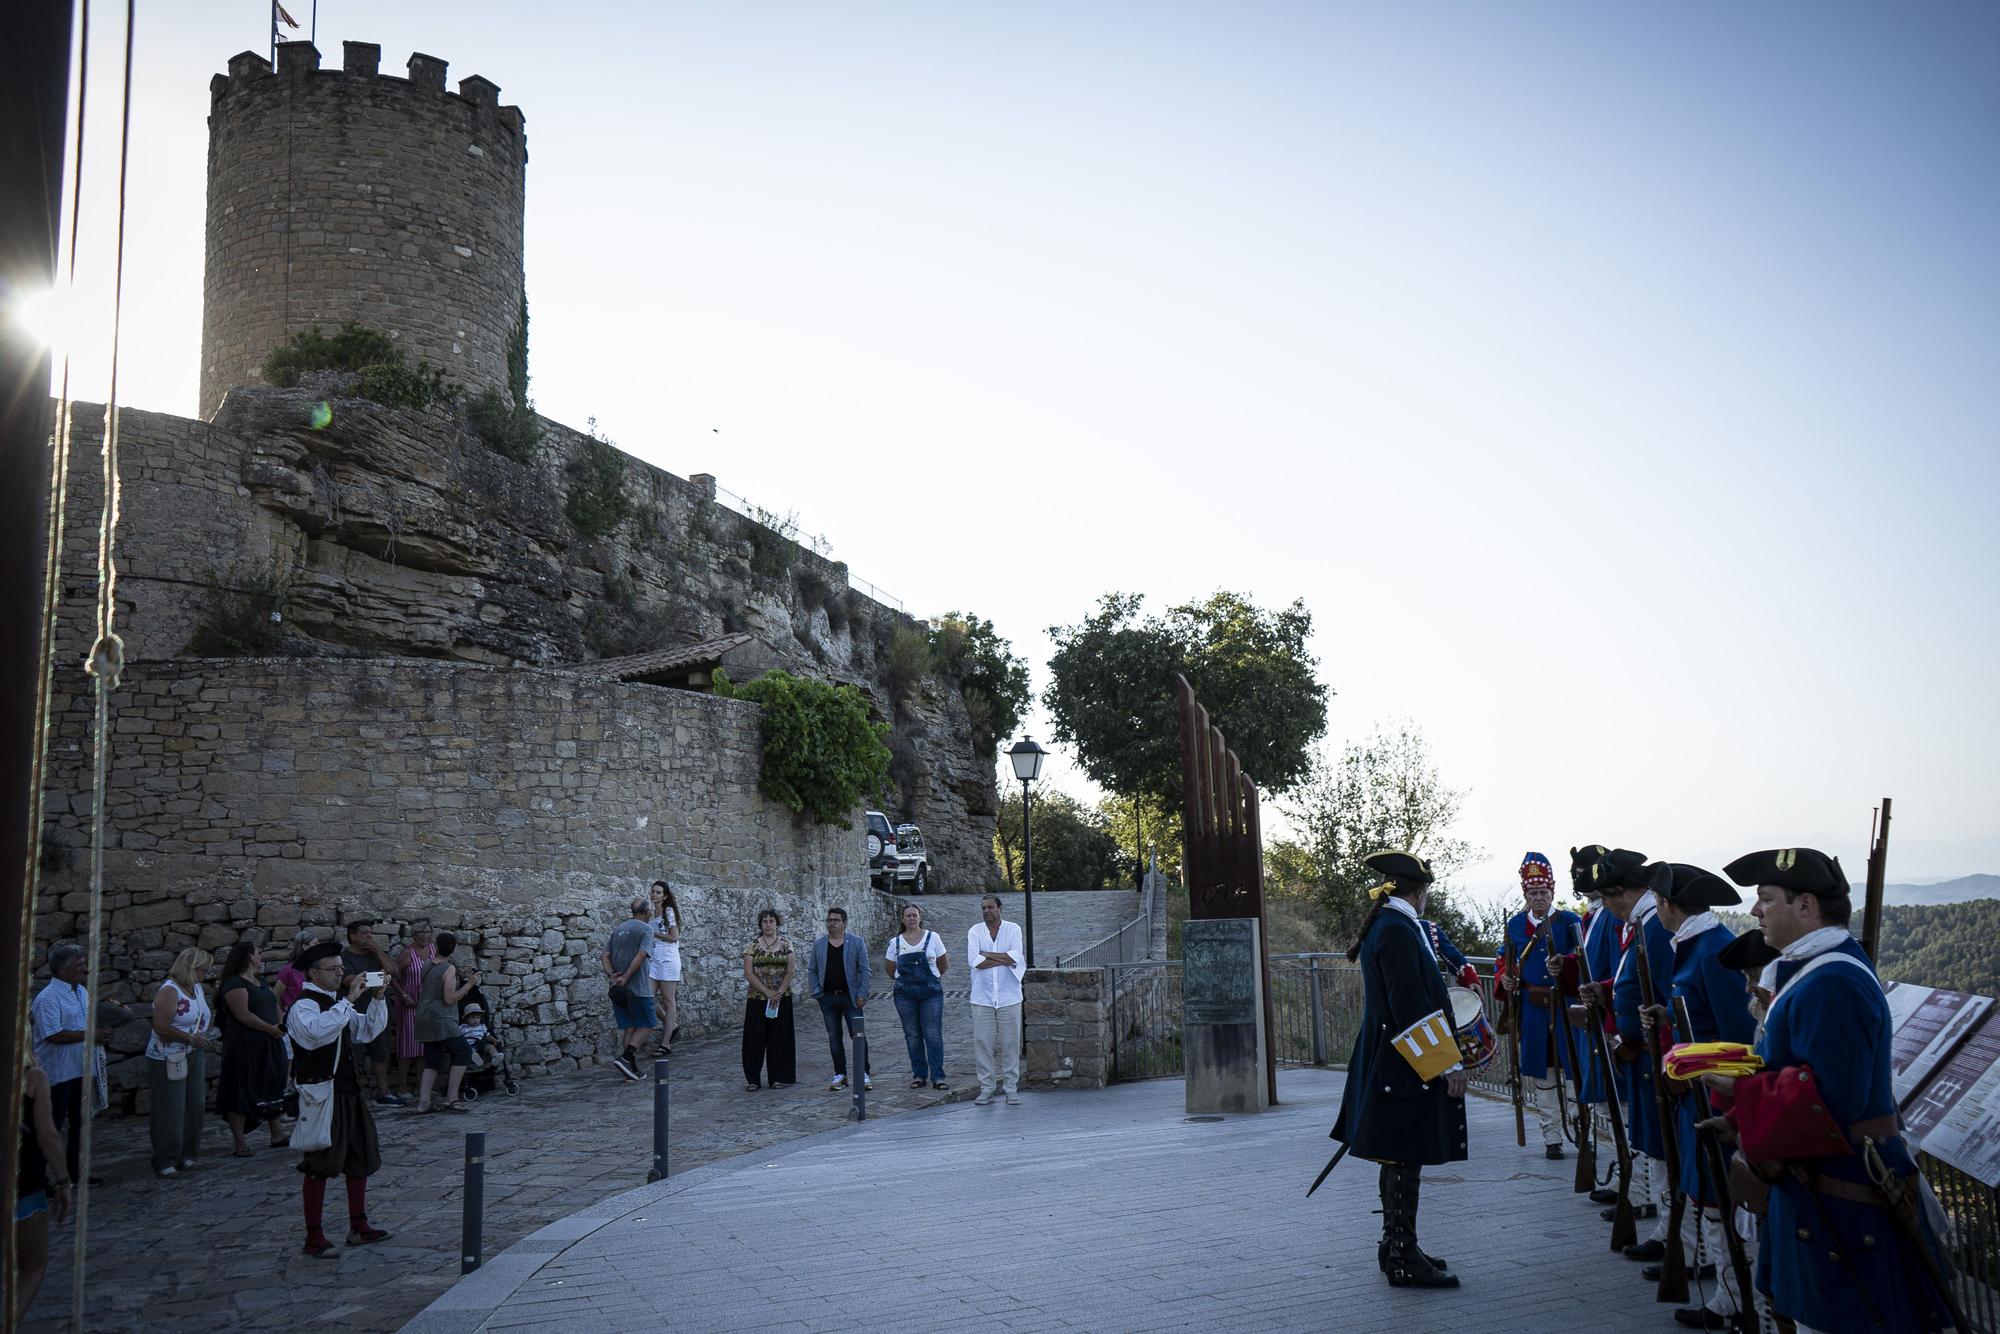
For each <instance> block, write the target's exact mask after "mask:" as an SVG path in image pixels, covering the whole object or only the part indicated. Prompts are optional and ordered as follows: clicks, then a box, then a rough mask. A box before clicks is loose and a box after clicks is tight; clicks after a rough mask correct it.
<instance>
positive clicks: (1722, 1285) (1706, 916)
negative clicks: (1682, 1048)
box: [1649, 862, 1757, 1329]
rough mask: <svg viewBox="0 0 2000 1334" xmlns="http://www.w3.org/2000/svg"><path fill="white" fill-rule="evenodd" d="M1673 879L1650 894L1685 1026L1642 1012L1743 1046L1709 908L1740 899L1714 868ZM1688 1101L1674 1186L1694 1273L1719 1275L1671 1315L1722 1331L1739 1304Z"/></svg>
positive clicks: (1693, 1037) (1724, 930) (1695, 1036)
mask: <svg viewBox="0 0 2000 1334" xmlns="http://www.w3.org/2000/svg"><path fill="white" fill-rule="evenodd" d="M1668 870H1669V872H1670V873H1671V875H1672V880H1671V881H1670V882H1669V883H1667V884H1666V885H1664V886H1663V887H1662V888H1660V889H1659V890H1658V891H1657V898H1658V907H1659V914H1660V921H1661V923H1662V924H1663V925H1665V927H1666V928H1667V930H1669V931H1671V932H1672V933H1673V954H1674V964H1673V992H1672V994H1673V996H1674V997H1675V998H1676V999H1678V1000H1679V1001H1680V1002H1681V1004H1682V1006H1683V1007H1684V1008H1685V1010H1686V1012H1687V1021H1688V1022H1687V1029H1686V1031H1682V1029H1681V1028H1680V1027H1679V1026H1678V1025H1677V1024H1675V1023H1674V1022H1673V1020H1674V1016H1673V1015H1672V1014H1671V1013H1670V1012H1669V1011H1668V1010H1667V1008H1666V1006H1665V1005H1660V1006H1656V1007H1655V1009H1654V1012H1653V1013H1652V1014H1651V1015H1650V1016H1649V1018H1650V1020H1651V1023H1650V1024H1649V1027H1651V1026H1660V1025H1664V1026H1667V1027H1669V1028H1671V1029H1672V1031H1673V1040H1674V1041H1676V1042H1740V1043H1742V1044H1743V1045H1744V1046H1746V1047H1747V1046H1749V1045H1751V1043H1753V1042H1754V1041H1755V1040H1756V1036H1757V1024H1756V1021H1755V1020H1753V1019H1752V1018H1751V1017H1750V993H1749V991H1748V990H1747V989H1746V988H1745V987H1744V985H1743V974H1742V973H1741V972H1740V971H1737V970H1735V969H1732V968H1731V967H1729V965H1728V964H1727V963H1725V962H1724V961H1723V958H1722V951H1723V949H1724V948H1725V947H1726V946H1728V945H1729V943H1730V942H1731V941H1733V940H1735V939H1736V933H1735V932H1733V931H1731V930H1730V929H1729V928H1728V927H1726V926H1724V925H1723V924H1722V923H1721V921H1720V920H1718V919H1717V917H1716V915H1715V913H1714V911H1713V910H1714V909H1716V908H1721V907H1728V906H1731V905H1734V904H1739V903H1741V902H1742V901H1743V896H1742V895H1741V894H1739V893H1737V892H1736V889H1735V887H1734V886H1732V885H1731V884H1730V883H1729V882H1728V881H1726V880H1724V879H1723V878H1722V877H1721V876H1719V875H1716V874H1715V873H1714V872H1713V871H1704V870H1703V869H1702V868H1700V867H1699V866H1689V865H1687V864H1685V863H1683V862H1673V863H1670V864H1669V866H1668ZM1695 1119H1696V1118H1695V1099H1694V1098H1692V1097H1683V1098H1681V1099H1680V1106H1679V1108H1678V1115H1677V1117H1676V1120H1677V1121H1678V1123H1679V1124H1678V1126H1677V1127H1676V1138H1677V1140H1678V1143H1679V1146H1680V1168H1681V1172H1680V1180H1679V1182H1678V1183H1677V1185H1678V1188H1679V1189H1680V1190H1681V1192H1682V1193H1683V1194H1684V1196H1685V1197H1686V1199H1687V1200H1688V1201H1689V1202H1690V1203H1692V1204H1694V1205H1695V1207H1696V1210H1697V1219H1698V1224H1699V1227H1700V1229H1701V1239H1702V1254H1703V1255H1704V1256H1705V1257H1706V1258H1705V1260H1704V1262H1703V1264H1702V1266H1701V1269H1700V1272H1699V1275H1698V1277H1699V1278H1701V1279H1704V1280H1705V1279H1707V1278H1709V1277H1711V1275H1714V1276H1716V1277H1718V1278H1719V1281H1718V1282H1717V1284H1716V1286H1715V1287H1714V1288H1713V1289H1712V1290H1711V1292H1710V1295H1709V1298H1708V1300H1707V1301H1706V1302H1705V1303H1703V1304H1700V1305H1695V1306H1684V1307H1681V1308H1680V1309H1678V1310H1676V1311H1675V1312H1674V1319H1675V1320H1677V1321H1679V1322H1680V1323H1681V1324H1683V1325H1687V1326H1690V1327H1691V1328H1694V1329H1727V1328H1728V1327H1729V1325H1730V1323H1731V1322H1730V1317H1731V1316H1733V1315H1734V1314H1735V1313H1736V1312H1737V1310H1738V1309H1739V1302H1740V1301H1741V1300H1742V1298H1741V1295H1740V1294H1738V1293H1737V1292H1736V1291H1735V1278H1734V1275H1733V1273H1732V1271H1731V1269H1730V1266H1729V1264H1728V1263H1727V1261H1726V1257H1725V1253H1724V1244H1725V1243H1724V1240H1723V1235H1722V1226H1723V1221H1722V1212H1721V1211H1722V1209H1723V1208H1724V1207H1727V1206H1725V1205H1722V1204H1718V1202H1717V1201H1716V1199H1715V1191H1714V1189H1712V1187H1711V1185H1710V1183H1709V1181H1708V1180H1707V1179H1706V1178H1705V1177H1704V1175H1703V1173H1702V1171H1701V1163H1702V1159H1701V1155H1700V1153H1699V1148H1698V1145H1697V1144H1696V1141H1695Z"/></svg>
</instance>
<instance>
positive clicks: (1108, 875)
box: [993, 792, 1130, 893]
mask: <svg viewBox="0 0 2000 1334" xmlns="http://www.w3.org/2000/svg"><path fill="white" fill-rule="evenodd" d="M1029 819H1030V821H1031V822H1032V824H1033V826H1034V835H1035V885H1036V887H1037V888H1039V889H1103V888H1105V887H1106V886H1114V887H1115V886H1118V885H1120V884H1121V883H1122V884H1129V883H1130V877H1129V875H1128V873H1127V870H1128V868H1127V865H1126V863H1125V860H1124V858H1123V857H1121V856H1120V855H1119V852H1118V845H1117V844H1116V843H1114V842H1112V841H1111V835H1110V834H1108V833H1106V832H1105V829H1104V821H1103V819H1102V818H1101V817H1100V816H1099V815H1098V814H1097V812H1096V811H1093V810H1091V809H1090V808H1089V807H1088V806H1085V805H1084V804H1083V803H1082V802H1080V801H1078V800H1077V799H1076V798H1075V797H1071V796H1066V795H1064V794H1063V793H1061V792H1049V793H1045V794H1043V795H1041V796H1039V797H1037V798H1035V803H1034V807H1033V814H1032V815H1031V816H1030V817H1029ZM993 851H994V855H995V856H997V857H998V858H999V859H1000V867H1001V870H1002V871H1003V872H1004V873H1005V875H1006V878H1007V886H1008V888H1010V889H1012V890H1014V891H1016V892H1017V893H1018V892H1019V891H1020V890H1021V888H1022V880H1023V876H1024V866H1023V859H1022V852H1023V849H1022V846H1021V794H1020V793H1018V792H1015V793H1010V794H1009V795H1007V796H1006V797H1004V798H1002V799H1001V802H1000V819H999V823H998V824H997V825H996V826H995V830H994V835H993Z"/></svg>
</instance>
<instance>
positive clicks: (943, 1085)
mask: <svg viewBox="0 0 2000 1334" xmlns="http://www.w3.org/2000/svg"><path fill="white" fill-rule="evenodd" d="M931 1087H932V1088H934V1089H948V1088H950V1087H951V1085H949V1084H947V1083H945V1082H944V1081H943V1080H942V1079H938V1080H933V1081H932V1082H931Z"/></svg>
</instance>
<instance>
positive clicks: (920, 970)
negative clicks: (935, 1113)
mask: <svg viewBox="0 0 2000 1334" xmlns="http://www.w3.org/2000/svg"><path fill="white" fill-rule="evenodd" d="M912 936H914V937H916V939H914V940H912V939H911V937H912ZM885 957H886V958H887V960H888V963H889V975H890V976H891V977H893V978H895V979H896V993H895V996H896V1015H897V1017H898V1018H900V1019H901V1020H902V1021H903V1042H904V1044H905V1045H906V1046H908V1047H909V1049H910V1087H911V1088H913V1089H920V1088H922V1087H923V1086H924V1081H925V1080H926V1079H928V1080H929V1081H930V1084H931V1087H932V1088H940V1089H941V1088H944V1087H945V1081H944V981H943V974H944V971H945V969H946V968H947V967H948V966H949V965H950V962H951V961H950V960H949V959H948V958H946V957H945V953H944V945H943V943H942V942H941V941H939V940H938V938H937V936H936V935H935V934H933V933H932V932H929V931H926V930H924V910H923V909H921V908H919V907H918V906H917V905H916V904H914V903H912V904H909V905H907V906H906V907H905V908H904V909H903V932H902V934H901V935H897V936H891V937H889V948H888V951H887V953H886V955H885ZM933 958H935V959H936V960H937V965H936V968H935V970H933V968H932V965H931V960H932V959H933Z"/></svg>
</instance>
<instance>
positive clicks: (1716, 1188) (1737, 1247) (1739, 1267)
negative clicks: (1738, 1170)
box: [1674, 996, 1758, 1334]
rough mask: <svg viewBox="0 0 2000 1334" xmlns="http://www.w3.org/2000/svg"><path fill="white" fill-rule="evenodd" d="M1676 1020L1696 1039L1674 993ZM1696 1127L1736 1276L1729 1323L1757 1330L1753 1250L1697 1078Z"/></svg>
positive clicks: (1742, 1330) (1700, 1158)
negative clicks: (1739, 1224) (1747, 1245)
mask: <svg viewBox="0 0 2000 1334" xmlns="http://www.w3.org/2000/svg"><path fill="white" fill-rule="evenodd" d="M1674 1022H1675V1023H1676V1024H1677V1025H1678V1026H1679V1028H1680V1031H1681V1032H1682V1033H1683V1034H1684V1035H1686V1037H1687V1040H1688V1041H1690V1042H1692V1041H1694V1040H1695V1034H1694V1024H1693V1022H1692V1021H1691V1020H1690V1019H1689V1017H1688V1007H1687V998H1686V997H1685V996H1676V997H1674ZM1691 1096H1692V1097H1693V1098H1694V1100H1695V1102H1694V1115H1695V1131H1694V1152H1695V1160H1696V1162H1697V1163H1698V1164H1699V1165H1700V1169H1701V1171H1702V1172H1703V1174H1704V1175H1706V1176H1707V1177H1708V1190H1709V1194H1710V1195H1711V1196H1713V1197H1714V1199H1715V1207H1716V1210H1717V1211H1718V1212H1719V1213H1720V1214H1721V1215H1722V1241H1723V1245H1724V1246H1726V1247H1727V1248H1728V1250H1729V1270H1730V1272H1731V1273H1732V1274H1734V1275H1735V1276H1736V1314H1735V1315H1734V1316H1733V1317H1731V1318H1730V1322H1729V1327H1730V1328H1731V1329H1733V1330H1735V1331H1736V1334H1757V1324H1758V1322H1757V1293H1756V1289H1755V1287H1754V1286H1753V1285H1752V1282H1751V1278H1750V1254H1749V1252H1748V1251H1747V1250H1745V1249H1744V1245H1743V1238H1742V1237H1740V1236H1738V1235H1737V1232H1736V1206H1735V1205H1734V1204H1733V1203H1732V1202H1731V1201H1730V1198H1729V1160H1728V1158H1727V1157H1726V1156H1724V1154H1723V1151H1722V1141H1721V1140H1720V1139H1719V1138H1717V1136H1716V1133H1715V1132H1714V1131H1713V1130H1703V1129H1702V1128H1701V1127H1702V1125H1703V1123H1705V1122H1707V1121H1709V1120H1710V1119H1711V1118H1713V1117H1714V1115H1715V1108H1714V1106H1713V1105H1712V1104H1711V1103H1710V1102H1709V1098H1708V1089H1707V1087H1706V1086H1705V1085H1703V1084H1702V1082H1701V1081H1700V1080H1698V1079H1697V1080H1695V1081H1694V1085H1693V1093H1692V1095H1691Z"/></svg>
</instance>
